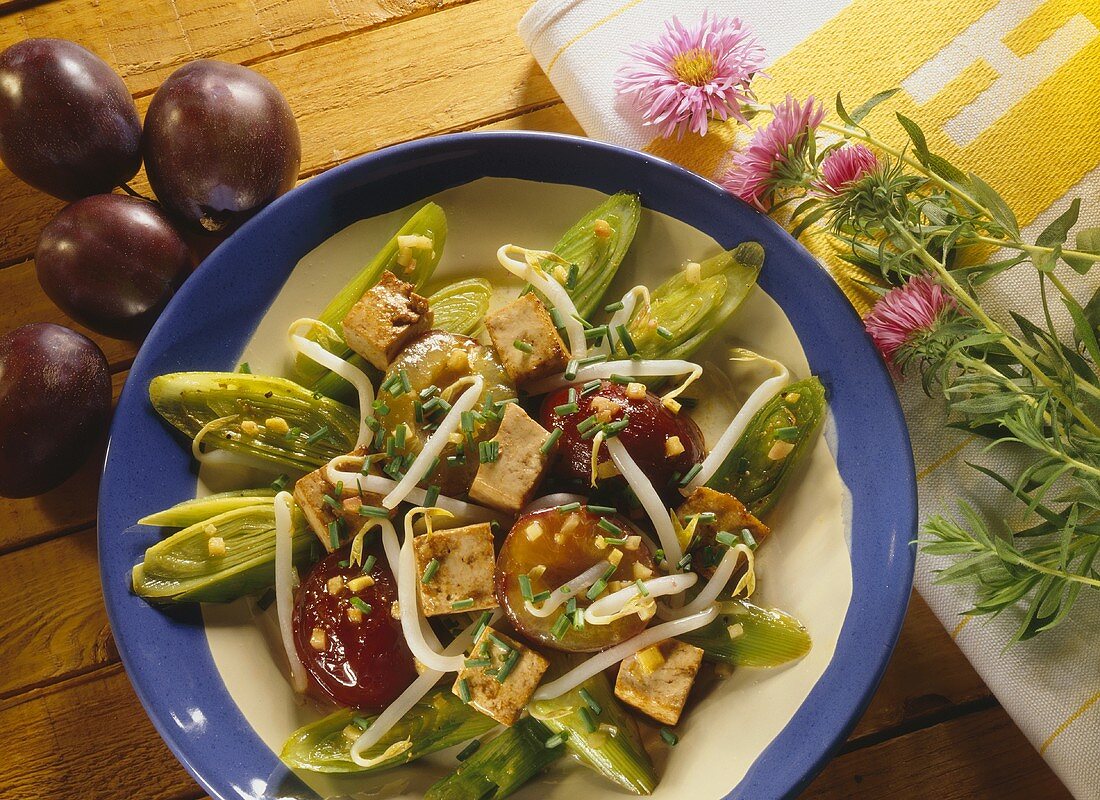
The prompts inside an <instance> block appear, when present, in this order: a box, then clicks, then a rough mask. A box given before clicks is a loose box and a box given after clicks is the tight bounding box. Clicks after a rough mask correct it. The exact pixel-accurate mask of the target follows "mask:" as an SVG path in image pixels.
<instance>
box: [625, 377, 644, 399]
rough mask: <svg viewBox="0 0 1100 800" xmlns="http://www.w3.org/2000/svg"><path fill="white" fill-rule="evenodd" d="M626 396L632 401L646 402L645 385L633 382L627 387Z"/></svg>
mask: <svg viewBox="0 0 1100 800" xmlns="http://www.w3.org/2000/svg"><path fill="white" fill-rule="evenodd" d="M626 396H627V397H629V398H630V399H631V400H645V396H646V388H645V384H644V383H635V382H634V381H631V382H630V383H628V384H627V385H626Z"/></svg>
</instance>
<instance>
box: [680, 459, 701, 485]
mask: <svg viewBox="0 0 1100 800" xmlns="http://www.w3.org/2000/svg"><path fill="white" fill-rule="evenodd" d="M702 468H703V465H702V464H695V465H694V466H692V468H691V469H689V470H688V471H687V472H686V473H684V477H682V478H680V485H681V486H687V485H688V484H689V483H691V481H692V479H693V478H694V477H695V476H696V475H698V474H699V470H701V469H702Z"/></svg>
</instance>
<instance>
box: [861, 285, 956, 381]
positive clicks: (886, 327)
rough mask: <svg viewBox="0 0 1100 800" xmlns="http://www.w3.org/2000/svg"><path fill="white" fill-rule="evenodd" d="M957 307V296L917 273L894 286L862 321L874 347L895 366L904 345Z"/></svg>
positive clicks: (925, 331)
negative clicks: (901, 284)
mask: <svg viewBox="0 0 1100 800" xmlns="http://www.w3.org/2000/svg"><path fill="white" fill-rule="evenodd" d="M957 308H958V306H957V305H956V303H955V299H954V298H953V297H951V296H950V295H949V294H947V292H945V291H944V290H943V287H942V286H940V284H938V283H936V281H934V280H933V279H932V278H930V277H928V276H927V275H917V276H916V277H914V278H911V279H910V280H909V282H908V283H906V284H905V285H904V286H899V287H897V288H894V289H891V290H890V291H889V292H887V293H886V294H885V295H884V296H883V298H882V299H881V300H879V301H878V302H877V303H876V304H875V307H874V309H872V310H871V313H870V314H868V315H867V318H866V319H865V320H864V321H863V324H864V327H865V328H866V329H867V333H869V334H871V339H873V340H874V342H875V346H876V347H878V349H879V351H880V352H881V353H882V355H883V357H884V358H885V359H886V360H887V361H888V362H890V363H891V364H892V365H893V364H896V362H895V360H894V357H895V355H896V354H897V352H898V350H900V349H901V348H902V347H904V346H906V345H908V344H912V343H913V341H914V340H915V339H916V338H917V337H919V336H920V335H922V334H925V333H928V332H930V331H932V330H934V329H935V328H936V327H937V325H938V324H939V322H940V320H941V319H942V318H943V316H944V315H945V314H947V313H950V312H953V311H955V310H956V309H957Z"/></svg>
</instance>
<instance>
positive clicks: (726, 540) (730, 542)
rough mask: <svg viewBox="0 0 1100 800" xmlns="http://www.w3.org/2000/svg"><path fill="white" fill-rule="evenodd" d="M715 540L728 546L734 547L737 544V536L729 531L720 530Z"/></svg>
mask: <svg viewBox="0 0 1100 800" xmlns="http://www.w3.org/2000/svg"><path fill="white" fill-rule="evenodd" d="M714 540H715V541H716V542H718V544H724V545H725V546H726V547H733V546H734V545H735V544H737V537H736V536H734V535H733V534H732V533H730V532H729V531H718V533H717V534H716V535H715V537H714Z"/></svg>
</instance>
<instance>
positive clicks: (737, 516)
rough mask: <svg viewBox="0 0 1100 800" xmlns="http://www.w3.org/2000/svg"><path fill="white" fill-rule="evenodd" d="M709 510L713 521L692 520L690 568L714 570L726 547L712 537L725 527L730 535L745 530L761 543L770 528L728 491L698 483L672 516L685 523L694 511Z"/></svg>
mask: <svg viewBox="0 0 1100 800" xmlns="http://www.w3.org/2000/svg"><path fill="white" fill-rule="evenodd" d="M707 512H710V513H712V514H714V515H715V520H714V522H703V521H702V520H700V521H699V522H698V523H696V528H695V542H696V544H695V546H694V547H693V548H692V557H691V568H692V569H693V570H694V571H695V572H698V573H700V574H701V575H705V576H706V577H708V578H709V577H710V576H711V575H713V574H714V568H715V567H717V566H718V562H719V561H721V560H722V556H723V555H725V552H726V548H725V546H724V545H721V544H719V543H718V542H717V541H716V540H715V537H716V536H717V535H718V534H719V533H720V532H721V531H726V532H728V533H732V534H733V535H734V536H738V537H740V536H741V531H742V530H747V531H748V532H749V534H750V535H751V536H752V538H753V539H755V540H756V543H757V544H758V545H759V544H763V542H764V539H766V538H767V537H768V534H769V533H771V529H770V528H769V527H768V526H767V525H765V524H764V523H763V522H761V521H760V520H758V519H757V518H756V517H754V516H753V515H752V514H750V513H749V510H748V509H747V508H745V506H744V505H743V504H742V503H741V501H740V500H738V499H737V498H736V497H734V496H733V495H731V494H726V493H725V492H716V491H715V490H714V489H708V488H707V487H705V486H700V487H699V488H698V489H696V490H695V491H694V492H692V493H691V495H690V496H689V497H688V498H687V499H686V500H685V501H684V502H683V503H682V504H681V505H680V507H679V508H678V509H677V510H676V516H678V517H679V518H680V523H681V524H682V525H685V526H686V525H688V524H689V522H690V521H691V518H692V517H693V516H695V515H696V514H705V513H707Z"/></svg>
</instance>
